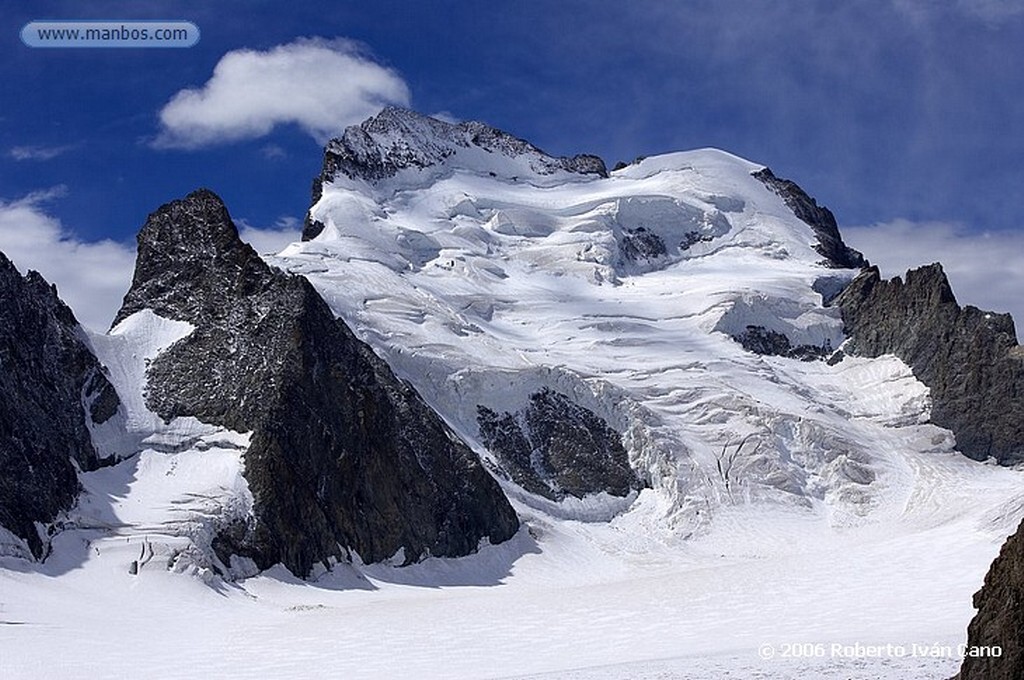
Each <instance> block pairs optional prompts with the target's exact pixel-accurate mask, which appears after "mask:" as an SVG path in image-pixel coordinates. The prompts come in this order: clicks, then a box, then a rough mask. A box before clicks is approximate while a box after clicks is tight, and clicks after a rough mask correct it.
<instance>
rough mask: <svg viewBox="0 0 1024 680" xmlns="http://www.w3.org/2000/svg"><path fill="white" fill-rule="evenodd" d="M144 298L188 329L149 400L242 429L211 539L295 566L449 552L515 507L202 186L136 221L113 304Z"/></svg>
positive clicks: (499, 528) (507, 533) (494, 538)
mask: <svg viewBox="0 0 1024 680" xmlns="http://www.w3.org/2000/svg"><path fill="white" fill-rule="evenodd" d="M143 309H150V310H152V311H153V312H155V313H156V314H158V315H160V316H162V317H165V318H168V319H174V320H179V321H186V322H188V323H190V324H192V325H193V326H194V327H195V330H194V331H193V332H192V333H191V334H190V335H189V336H188V337H186V338H184V339H182V340H180V341H178V342H177V343H175V344H174V345H172V346H171V347H169V348H168V349H167V350H165V351H164V352H163V353H162V354H161V355H160V356H159V357H158V358H157V359H156V360H155V361H154V362H153V363H152V365H151V366H150V368H149V371H148V373H147V382H148V387H147V390H148V392H147V394H148V397H147V404H148V406H149V408H150V409H151V410H153V411H154V412H156V413H157V414H159V415H160V416H161V417H162V418H164V419H165V420H169V419H172V418H174V417H177V416H194V417H196V418H198V419H199V420H201V421H204V422H207V423H211V424H215V425H222V426H225V427H228V428H231V429H233V430H236V431H240V432H245V431H251V432H252V439H251V444H250V447H249V449H248V451H247V453H246V455H245V473H244V474H245V477H246V479H247V481H248V483H249V487H250V489H251V491H252V494H253V498H254V508H253V515H254V516H253V517H252V519H251V521H250V522H249V523H247V524H244V525H241V524H235V525H233V526H229V527H226V528H224V530H223V531H222V532H221V534H220V536H219V537H218V539H217V540H216V541H215V542H214V547H215V549H216V550H217V551H218V555H219V556H220V557H221V559H222V561H224V562H225V563H228V561H229V559H230V556H231V555H232V554H239V555H242V556H245V557H249V558H251V559H252V560H253V561H254V562H255V563H256V564H257V566H259V567H260V568H266V567H269V566H271V565H272V564H275V563H277V562H283V563H284V564H285V566H287V567H288V568H289V569H291V570H292V571H293V572H294V573H296V574H298V575H306V574H308V573H309V571H310V569H311V568H312V565H313V564H314V563H316V562H324V563H327V562H328V560H329V559H330V558H337V559H346V558H348V557H349V554H348V553H349V552H350V551H351V552H355V553H356V554H358V556H359V558H361V559H362V560H363V561H366V562H376V561H382V560H386V559H391V558H397V559H398V561H399V562H400V563H409V562H413V561H416V560H418V559H420V558H422V557H426V556H428V555H435V556H459V555H465V554H468V553H471V552H473V551H475V550H476V548H477V545H478V544H479V542H480V541H481V540H482V539H485V538H486V539H489V540H490V541H491V542H493V543H498V542H501V541H504V540H506V539H508V538H510V537H511V536H512V535H513V534H514V533H515V532H516V530H517V529H518V520H517V518H516V515H515V513H514V511H513V510H512V508H511V506H510V505H509V504H508V501H507V500H506V498H505V497H504V495H503V494H502V492H501V489H500V488H499V486H498V484H497V483H496V482H495V481H494V479H493V478H492V477H490V475H489V474H488V473H487V472H486V470H484V468H483V466H482V465H481V463H480V461H479V459H478V458H477V457H476V455H475V454H474V453H473V452H472V451H471V450H470V449H469V448H468V447H467V446H466V445H465V444H463V443H462V442H461V441H460V440H459V439H458V438H457V437H456V436H455V435H454V434H453V433H452V432H451V431H450V430H449V429H448V428H447V427H446V426H445V424H444V422H443V421H442V420H441V419H440V418H439V417H438V416H437V415H436V414H435V413H434V412H433V411H431V410H430V409H429V407H427V406H426V404H425V403H424V402H423V401H422V400H421V399H420V397H419V395H418V394H417V393H416V392H415V390H414V389H412V387H410V386H409V385H408V384H406V383H404V382H402V381H400V380H398V379H397V378H396V377H395V376H394V374H393V373H392V372H391V370H390V369H389V368H388V367H387V365H386V364H385V363H384V362H383V361H382V360H381V359H380V358H378V357H377V356H376V354H374V353H373V351H372V350H371V349H370V348H369V346H367V345H366V344H364V343H362V342H360V341H359V340H357V339H356V338H355V336H353V334H352V333H351V331H350V330H349V329H348V327H347V326H346V325H345V323H344V322H343V321H341V320H339V319H337V318H335V317H334V316H333V314H332V313H331V311H330V309H329V308H328V307H327V305H326V303H324V301H323V300H322V299H321V298H320V296H319V295H318V294H317V293H316V291H315V290H314V289H313V287H312V286H311V285H310V284H309V283H308V282H307V281H306V280H305V279H304V278H302V277H297V276H290V275H287V274H284V273H282V272H280V271H278V270H275V269H272V268H271V267H269V266H268V265H267V264H265V263H264V262H263V261H262V260H261V259H260V258H259V256H258V255H257V254H256V253H255V251H253V249H252V248H251V247H250V246H248V245H247V244H245V243H243V242H242V241H241V240H240V239H239V238H238V233H237V230H236V228H235V226H234V224H233V223H232V221H231V218H230V216H229V215H228V212H227V209H226V208H225V207H224V205H223V203H222V202H221V200H220V199H219V198H218V197H217V196H216V195H215V194H213V193H212V192H210V191H207V190H200V191H196V192H194V193H192V194H190V195H189V196H187V197H186V198H185V199H183V200H179V201H174V202H172V203H169V204H167V205H164V206H162V207H161V208H160V209H159V210H157V211H156V212H154V213H153V214H152V215H150V216H149V219H148V220H147V221H146V224H145V226H144V227H143V228H142V230H141V231H140V233H139V236H138V260H137V264H136V270H135V276H134V279H133V282H132V286H131V289H130V290H129V292H128V294H127V295H126V297H125V301H124V306H123V307H122V309H121V311H120V312H119V313H118V317H117V319H118V320H121V319H124V318H126V317H128V316H129V315H131V314H133V313H134V312H137V311H140V310H143Z"/></svg>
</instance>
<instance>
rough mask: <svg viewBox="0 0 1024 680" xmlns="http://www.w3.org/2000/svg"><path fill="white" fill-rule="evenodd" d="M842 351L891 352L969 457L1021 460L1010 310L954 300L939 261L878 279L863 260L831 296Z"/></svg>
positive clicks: (1017, 367) (1022, 421) (1021, 389)
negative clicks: (838, 314) (926, 392)
mask: <svg viewBox="0 0 1024 680" xmlns="http://www.w3.org/2000/svg"><path fill="white" fill-rule="evenodd" d="M833 304H835V305H837V306H838V307H839V308H840V310H841V311H842V316H843V325H844V326H845V329H846V334H847V336H848V338H849V341H848V343H847V345H846V348H845V349H846V351H849V352H851V353H854V354H859V355H862V356H867V357H877V356H880V355H882V354H895V355H896V356H898V357H899V358H900V359H902V360H903V361H904V362H906V363H907V365H908V366H910V368H911V370H913V372H914V375H915V376H916V377H917V378H918V379H919V380H920V381H921V382H923V383H924V384H925V385H927V386H928V387H929V388H930V390H931V397H932V421H933V422H934V423H935V424H937V425H940V426H942V427H946V428H949V429H950V430H952V431H953V433H954V434H955V435H956V441H957V448H959V449H960V451H961V452H963V453H964V454H966V455H967V456H969V457H971V458H974V459H976V460H985V459H987V458H989V457H992V458H995V459H996V460H997V461H998V462H999V463H1002V464H1005V465H1012V464H1016V463H1019V462H1022V461H1024V446H1022V444H1021V442H1024V403H1022V402H1021V400H1020V398H1019V395H1020V394H1024V352H1022V351H1021V348H1020V347H1019V346H1018V345H1017V334H1016V329H1015V328H1014V323H1013V318H1012V317H1011V316H1010V315H1009V314H996V313H994V312H986V311H983V310H980V309H978V308H976V307H972V306H970V305H968V306H966V307H961V306H960V305H959V304H958V303H957V301H956V297H955V296H954V295H953V290H952V288H951V287H950V285H949V280H948V279H947V278H946V274H945V272H943V270H942V266H941V265H939V264H931V265H928V266H926V267H921V268H919V269H915V270H911V271H909V272H907V275H906V280H905V281H904V280H903V279H901V278H899V277H896V278H893V279H891V280H889V281H884V280H882V278H881V275H880V274H879V271H878V268H877V267H868V268H867V269H865V270H864V271H863V272H861V273H860V274H859V275H858V276H857V278H855V279H854V280H853V281H852V282H851V283H850V285H849V286H848V287H847V288H846V290H844V291H843V292H842V293H841V294H840V295H839V296H838V297H837V298H836V299H835V300H834V302H833Z"/></svg>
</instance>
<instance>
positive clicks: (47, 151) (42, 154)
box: [7, 144, 75, 161]
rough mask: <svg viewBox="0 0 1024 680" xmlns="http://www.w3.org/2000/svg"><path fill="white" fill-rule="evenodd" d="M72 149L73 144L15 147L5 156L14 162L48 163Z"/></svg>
mask: <svg viewBox="0 0 1024 680" xmlns="http://www.w3.org/2000/svg"><path fill="white" fill-rule="evenodd" d="M74 148H75V145H74V144H68V145H66V146H15V147H13V148H11V150H10V151H8V152H7V155H8V156H10V157H11V158H13V159H14V160H16V161H48V160H52V159H54V158H56V157H57V156H61V155H63V154H65V153H67V152H68V151H71V150H72V149H74Z"/></svg>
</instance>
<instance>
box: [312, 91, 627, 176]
mask: <svg viewBox="0 0 1024 680" xmlns="http://www.w3.org/2000/svg"><path fill="white" fill-rule="evenodd" d="M441 166H445V167H449V168H450V167H454V166H458V167H462V168H465V169H472V170H474V171H476V172H479V173H488V174H493V175H495V176H497V175H498V173H499V172H500V173H502V175H503V176H505V177H508V178H511V177H515V178H517V179H518V178H519V177H522V179H524V180H527V179H536V180H540V179H542V178H545V177H551V176H556V178H557V179H561V180H562V181H564V180H565V179H566V178H567V177H568V176H570V175H573V174H580V175H588V174H593V175H597V176H607V170H606V169H605V166H604V163H603V162H602V161H601V159H600V158H598V157H596V156H591V155H586V154H584V155H579V156H574V157H572V158H560V157H554V156H551V155H549V154H547V153H545V152H544V151H541V150H540V149H538V148H537V147H536V146H534V145H533V144H530V143H529V142H527V141H526V140H523V139H519V138H518V137H514V136H513V135H510V134H508V133H507V132H503V131H501V130H498V129H496V128H493V127H491V126H489V125H486V124H485V123H480V122H477V121H466V122H462V123H449V122H447V121H443V120H439V119H437V118H431V117H428V116H423V115H421V114H418V113H416V112H414V111H409V110H406V109H401V108H397V107H388V108H385V109H384V110H383V111H381V112H380V113H379V114H377V115H376V116H374V117H373V118H370V119H368V120H367V121H365V122H364V123H362V124H361V125H353V126H351V127H349V128H347V129H346V130H345V132H344V134H343V135H342V136H341V137H338V138H336V139H333V140H331V141H330V142H329V143H328V145H327V150H326V155H325V162H324V173H323V175H322V176H321V180H322V181H325V182H330V181H334V180H336V179H339V178H347V179H350V180H362V181H366V182H369V183H378V182H380V181H382V180H387V179H389V178H392V177H394V176H395V175H397V174H399V173H401V172H402V171H403V170H407V169H412V170H422V169H424V168H429V167H435V168H440V167H441ZM339 176H340V177H339Z"/></svg>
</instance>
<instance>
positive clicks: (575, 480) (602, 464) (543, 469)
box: [477, 390, 644, 501]
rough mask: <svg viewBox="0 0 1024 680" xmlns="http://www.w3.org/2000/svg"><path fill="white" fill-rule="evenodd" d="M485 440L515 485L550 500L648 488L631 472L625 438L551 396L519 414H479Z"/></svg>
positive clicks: (481, 410)
mask: <svg viewBox="0 0 1024 680" xmlns="http://www.w3.org/2000/svg"><path fill="white" fill-rule="evenodd" d="M477 413H478V415H477V422H478V423H479V425H480V434H481V437H482V438H483V441H484V443H485V445H486V446H487V448H488V449H489V450H491V451H492V452H493V453H494V454H495V455H496V456H497V457H498V460H499V461H500V462H501V465H502V467H503V468H504V469H505V470H506V471H507V472H508V473H509V476H510V477H511V478H512V481H514V482H516V483H517V484H519V486H521V487H523V488H524V489H526V490H527V491H529V492H531V493H535V494H538V495H540V496H544V497H545V498H549V499H551V500H555V501H558V500H562V499H563V498H565V497H566V496H575V497H576V498H583V497H584V496H586V495H587V494H593V493H599V492H602V491H604V492H607V493H609V494H611V495H613V496H620V497H621V496H626V495H628V494H629V493H630V492H631V491H633V490H636V489H640V488H643V486H644V484H643V482H642V481H641V480H640V479H639V478H638V477H637V476H636V473H635V472H633V469H632V468H631V467H630V466H629V459H628V456H627V455H626V450H625V449H624V448H623V446H622V436H621V435H620V434H619V433H618V432H616V431H615V430H613V429H612V428H611V427H609V426H608V423H606V422H605V421H604V420H603V419H602V418H601V417H599V416H598V415H597V414H596V413H594V412H593V411H590V410H589V409H586V408H583V407H582V406H579V405H578V404H575V403H574V402H572V401H571V400H570V399H569V398H568V397H566V396H565V395H563V394H559V393H557V392H552V391H550V390H543V391H541V392H537V393H536V394H534V395H532V396H531V397H530V403H529V405H528V406H527V407H526V408H525V409H523V410H522V411H519V412H518V413H514V414H513V413H503V414H501V415H499V414H497V413H495V412H494V411H492V410H490V409H488V408H485V407H483V406H480V407H478V408H477Z"/></svg>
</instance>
